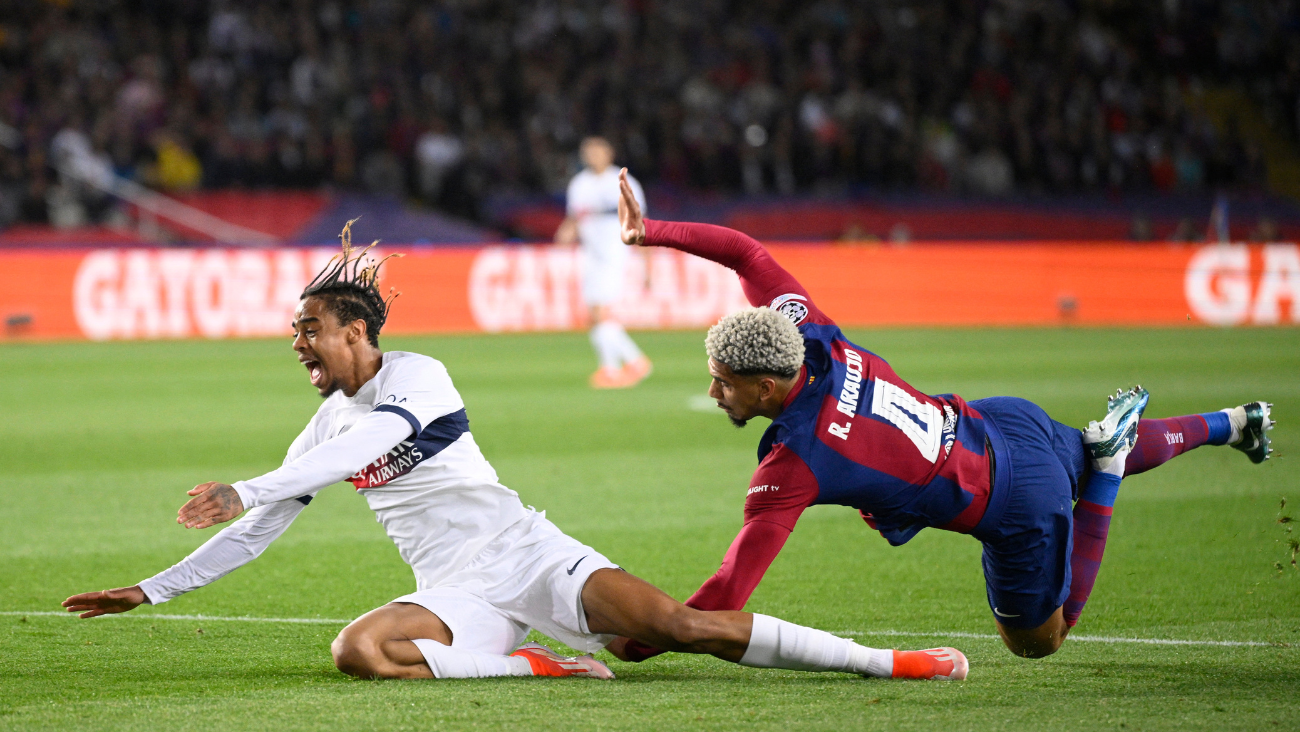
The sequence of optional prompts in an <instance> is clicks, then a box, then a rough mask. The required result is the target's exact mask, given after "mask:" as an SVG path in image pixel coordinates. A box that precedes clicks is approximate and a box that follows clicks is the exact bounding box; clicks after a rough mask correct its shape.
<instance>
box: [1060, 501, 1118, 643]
mask: <svg viewBox="0 0 1300 732" xmlns="http://www.w3.org/2000/svg"><path fill="white" fill-rule="evenodd" d="M1112 510H1113V509H1111V507H1110V506H1102V505H1100V504H1096V503H1093V502H1091V501H1085V500H1083V499H1080V500H1079V501H1078V502H1077V503H1075V504H1074V550H1073V551H1072V552H1071V553H1070V596H1069V597H1067V598H1066V599H1065V609H1064V614H1065V624H1066V625H1068V626H1070V627H1071V628H1073V627H1074V624H1075V623H1077V622H1079V616H1080V615H1082V614H1083V606H1084V605H1085V604H1087V602H1088V596H1089V595H1091V594H1092V586H1093V585H1094V584H1096V583H1097V572H1098V571H1099V570H1100V569H1101V557H1102V553H1103V552H1105V551H1106V535H1107V534H1109V533H1110V515H1111V511H1112Z"/></svg>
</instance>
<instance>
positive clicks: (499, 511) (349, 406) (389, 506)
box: [289, 351, 526, 590]
mask: <svg viewBox="0 0 1300 732" xmlns="http://www.w3.org/2000/svg"><path fill="white" fill-rule="evenodd" d="M372 411H385V412H392V413H395V414H397V415H399V416H401V417H403V418H404V419H406V421H407V422H408V423H409V424H410V425H411V437H409V438H407V439H406V440H404V441H403V442H402V443H401V444H399V445H398V446H397V447H395V448H394V449H393V450H392V451H391V452H389V453H388V454H387V455H384V456H382V457H380V458H379V459H378V460H376V461H374V462H373V463H371V464H370V465H368V466H366V467H365V468H363V469H361V470H359V471H357V473H356V474H354V475H353V476H352V477H350V478H348V481H349V482H351V483H352V484H353V485H354V486H356V489H357V491H358V492H360V493H361V495H363V496H365V498H366V502H367V503H369V504H370V508H371V510H373V511H374V512H375V515H376V517H377V518H378V520H379V523H380V524H382V525H383V527H384V530H385V531H386V532H388V536H389V538H391V539H392V540H393V543H394V544H396V545H397V550H398V552H399V553H400V554H401V555H402V559H404V560H405V561H406V563H407V564H409V565H411V568H412V569H414V570H415V577H416V582H417V586H418V587H419V589H421V590H423V589H426V588H429V587H433V586H435V585H436V584H437V583H438V581H439V580H441V579H442V578H444V577H446V576H447V575H448V574H450V573H452V572H454V571H456V570H457V569H459V568H461V567H463V566H464V565H465V563H466V562H468V561H469V559H470V558H471V557H473V556H474V555H475V554H477V553H478V551H479V550H480V549H482V548H483V546H484V545H486V544H487V543H488V542H489V541H491V540H492V539H493V537H495V536H496V535H497V534H499V533H501V532H502V531H504V530H505V529H506V528H507V527H508V526H510V525H511V524H513V523H515V522H516V521H518V520H520V519H522V518H523V517H524V516H525V515H526V511H525V510H524V507H523V504H522V503H520V501H519V494H517V493H515V492H514V491H512V490H510V489H509V488H507V487H505V486H504V485H501V483H500V482H499V481H498V479H497V473H496V470H494V469H493V468H492V465H491V464H490V463H488V461H487V459H486V458H484V457H483V453H482V452H480V451H479V448H478V445H477V444H476V443H475V442H474V436H473V435H472V434H470V431H469V420H468V418H467V417H466V415H465V402H464V401H462V400H461V398H460V394H459V393H458V392H457V391H456V387H455V386H454V385H453V384H452V383H451V376H449V375H448V374H447V369H446V367H444V366H443V365H442V363H441V362H440V361H437V360H435V359H432V358H429V357H428V356H423V355H420V354H418V353H406V352H403V351H388V352H387V353H385V354H384V361H383V367H382V368H380V369H379V373H378V374H376V375H375V378H373V379H371V380H370V381H368V382H366V384H365V385H364V386H362V387H361V388H360V389H358V390H357V393H356V394H354V395H352V396H351V397H349V396H345V395H344V394H343V392H341V391H337V392H334V394H332V395H330V397H329V398H327V399H326V400H325V402H324V403H323V404H321V406H320V409H319V410H317V411H316V415H315V416H313V417H312V419H311V422H309V423H308V424H307V428H306V429H305V430H303V433H302V435H300V436H299V437H298V439H297V440H294V444H293V446H292V447H291V448H290V454H289V458H290V460H292V459H293V458H294V457H295V454H294V453H295V452H298V453H299V454H301V453H303V452H306V451H307V450H310V449H311V448H312V447H314V446H316V445H317V444H319V443H321V442H324V441H325V440H328V439H330V438H332V437H337V436H338V435H341V434H343V433H344V432H346V431H347V430H348V429H349V428H350V427H352V425H353V424H355V423H356V421H357V420H359V419H361V418H362V417H364V416H365V415H367V414H369V413H370V412H372Z"/></svg>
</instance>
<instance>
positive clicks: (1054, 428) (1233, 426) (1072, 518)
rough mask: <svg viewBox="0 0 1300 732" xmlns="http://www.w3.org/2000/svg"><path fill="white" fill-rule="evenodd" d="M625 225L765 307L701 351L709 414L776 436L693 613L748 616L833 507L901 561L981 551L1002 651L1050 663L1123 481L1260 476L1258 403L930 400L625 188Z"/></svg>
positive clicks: (722, 232) (1131, 398) (747, 264)
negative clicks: (971, 544) (1223, 448)
mask: <svg viewBox="0 0 1300 732" xmlns="http://www.w3.org/2000/svg"><path fill="white" fill-rule="evenodd" d="M619 208H620V219H621V220H622V226H621V228H622V236H623V240H624V241H626V242H627V243H628V244H637V245H640V244H644V245H647V246H664V247H672V248H674V249H678V250H681V251H684V252H688V253H690V254H694V255H696V256H699V257H703V258H705V259H709V260H712V261H714V262H718V263H719V264H722V265H724V266H726V267H729V268H731V269H732V270H735V272H736V273H737V274H738V275H740V281H741V285H742V287H743V288H744V291H745V295H746V296H747V297H748V298H749V301H750V303H751V304H753V305H756V306H759V307H756V308H754V309H752V310H745V311H741V312H739V313H735V314H733V315H729V316H727V317H725V318H723V319H722V320H721V321H719V323H718V324H717V325H715V326H713V327H712V328H710V329H709V334H708V337H707V339H706V341H705V350H706V351H707V352H708V355H709V373H710V375H711V376H712V377H713V382H712V384H711V386H710V387H709V396H711V397H713V398H714V399H716V400H717V402H718V406H719V407H720V408H721V409H723V410H724V411H725V412H726V413H727V416H728V417H730V418H731V421H732V422H733V423H735V424H736V426H738V427H740V426H744V424H745V423H746V422H747V421H749V420H750V419H752V418H753V417H757V416H763V417H768V418H769V419H771V420H772V424H771V426H769V427H768V429H767V431H766V432H765V433H764V434H763V438H762V441H761V442H760V444H759V449H758V457H759V461H760V462H759V465H758V469H757V470H756V471H755V472H754V476H753V479H752V480H751V482H750V487H749V492H748V495H747V497H746V499H745V523H744V527H743V528H742V529H741V531H740V535H739V536H737V537H736V539H735V541H734V542H732V545H731V548H730V549H729V550H728V551H727V555H726V557H725V558H724V559H723V561H722V567H721V568H720V569H719V570H718V571H717V573H716V574H715V575H714V576H713V577H711V578H710V579H709V580H708V581H707V582H705V583H704V586H703V587H701V588H700V589H699V591H698V592H696V593H695V594H694V595H693V596H692V597H691V598H690V599H688V600H687V601H686V604H687V605H688V606H690V607H696V608H701V609H708V610H722V609H739V608H742V607H744V606H745V602H746V601H747V600H748V599H749V596H750V594H751V593H752V592H753V591H754V588H755V587H757V586H758V583H759V581H760V580H761V579H762V578H763V574H764V573H765V572H766V571H767V568H768V566H769V565H770V564H771V563H772V561H773V560H774V559H775V558H776V555H777V553H779V552H780V551H781V548H782V547H783V546H784V545H785V541H786V538H787V537H789V535H790V533H791V532H792V531H793V530H794V527H795V523H796V522H797V521H798V520H799V517H800V515H801V514H802V513H803V511H804V509H806V508H807V507H808V506H811V505H816V504H837V505H843V506H850V507H852V508H856V509H858V510H859V511H860V512H861V513H862V516H863V518H864V519H865V520H866V521H867V523H868V524H869V525H871V527H872V528H875V529H878V530H879V531H880V533H881V534H882V535H883V536H884V537H885V538H886V539H887V540H888V541H889V543H890V544H892V545H894V546H899V545H901V544H904V543H906V542H907V541H909V540H910V539H911V538H912V537H913V536H915V535H916V534H917V533H919V532H920V531H921V530H923V529H925V528H927V527H934V528H939V529H947V530H949V531H956V532H960V533H965V534H970V535H972V536H974V537H975V538H976V539H978V540H979V541H980V542H981V543H982V544H983V545H984V558H983V564H984V579H985V585H986V588H987V593H988V601H989V607H990V609H992V611H993V614H994V620H995V622H996V623H997V628H998V633H999V634H1000V635H1001V636H1002V640H1003V641H1004V642H1005V643H1006V645H1007V647H1008V648H1009V649H1011V651H1012V652H1013V653H1015V654H1017V655H1020V656H1026V657H1033V658H1038V657H1042V656H1046V655H1049V654H1051V653H1054V652H1056V650H1057V649H1058V648H1059V647H1060V645H1061V643H1062V642H1063V641H1064V639H1065V636H1066V635H1067V634H1068V633H1069V631H1070V628H1072V627H1074V625H1075V623H1076V622H1077V621H1078V619H1079V615H1080V613H1082V611H1083V607H1084V604H1085V603H1086V602H1087V600H1088V596H1089V594H1090V593H1091V592H1092V588H1093V585H1094V583H1095V581H1096V579H1097V571H1098V569H1099V568H1100V566H1101V558H1102V553H1103V550H1104V549H1105V546H1106V537H1107V534H1108V533H1109V529H1110V518H1111V510H1112V507H1113V506H1114V505H1115V499H1116V497H1117V496H1118V494H1119V486H1120V481H1121V479H1122V478H1123V477H1124V476H1125V475H1133V474H1135V473H1140V472H1143V471H1146V470H1150V469H1152V468H1154V467H1156V466H1159V465H1161V464H1163V463H1164V462H1166V461H1168V460H1170V459H1172V458H1174V457H1175V456H1177V455H1181V454H1182V453H1184V452H1186V451H1188V450H1191V449H1193V448H1195V447H1199V446H1201V445H1232V446H1233V447H1236V448H1237V449H1239V450H1241V451H1242V452H1244V453H1246V455H1247V457H1249V458H1250V460H1251V462H1254V463H1261V462H1263V461H1264V460H1266V459H1267V458H1268V457H1269V454H1270V452H1271V447H1270V445H1269V438H1268V430H1270V429H1272V427H1273V422H1272V420H1271V417H1270V413H1269V408H1270V406H1271V405H1269V404H1266V403H1264V402H1252V403H1250V404H1245V405H1242V406H1240V407H1235V408H1231V409H1223V410H1220V411H1217V412H1210V413H1207V414H1192V415H1187V416H1183V417H1172V418H1168V419H1141V416H1142V412H1143V410H1144V409H1145V408H1146V404H1147V399H1148V395H1147V393H1146V391H1145V390H1143V389H1142V388H1141V387H1137V388H1135V389H1132V390H1129V391H1128V392H1120V393H1118V394H1116V395H1115V396H1114V397H1112V398H1111V399H1110V400H1108V403H1107V414H1106V417H1105V418H1104V419H1103V420H1102V421H1101V422H1093V423H1091V424H1090V425H1089V427H1088V429H1086V430H1082V431H1080V430H1077V429H1074V428H1073V427H1068V426H1066V425H1063V424H1061V423H1060V422H1056V421H1054V420H1052V419H1051V418H1050V417H1048V415H1047V413H1046V412H1044V411H1043V410H1042V408H1040V407H1038V406H1037V405H1035V404H1033V403H1032V402H1029V401H1026V400H1024V399H1017V398H1014V397H992V398H988V399H977V400H975V401H971V402H967V401H966V400H964V399H962V398H961V397H959V396H957V395H955V394H939V395H927V394H923V393H921V392H920V391H918V390H917V389H915V388H913V387H912V386H911V385H909V384H908V383H907V382H905V381H903V380H902V379H901V378H899V376H898V375H897V374H896V373H894V371H893V369H892V368H890V366H889V364H888V363H886V362H885V361H884V359H882V358H880V357H879V356H877V355H876V354H874V353H871V352H870V351H867V350H866V349H864V348H862V347H860V346H858V345H856V344H854V343H852V342H850V341H849V340H848V339H847V338H845V337H844V334H843V333H842V332H841V331H840V329H839V328H838V327H836V325H835V323H834V322H832V321H831V319H830V318H829V317H827V316H826V314H825V313H823V312H821V310H819V309H818V308H817V306H816V305H815V304H813V301H812V297H811V296H810V295H809V294H808V292H807V291H806V290H804V288H803V286H801V285H800V284H799V283H798V281H796V280H795V279H794V277H792V276H791V275H790V273H788V272H786V271H785V270H784V269H783V268H782V267H781V265H779V264H778V263H777V262H776V260H775V259H773V258H772V256H771V255H770V254H768V253H767V251H766V250H765V249H763V247H762V245H760V244H759V243H758V242H756V241H754V240H753V239H751V238H750V237H748V236H745V235H744V234H741V233H740V232H737V231H733V230H731V229H726V228H723V227H720V226H709V225H704V224H683V223H675V222H664V221H646V220H643V218H642V216H641V213H640V211H639V209H638V203H637V200H636V198H635V196H634V195H633V193H632V189H631V187H630V186H623V189H622V198H621V200H620V203H619ZM922 274H923V273H918V275H917V276H922ZM933 274H934V276H935V278H936V279H935V287H944V286H949V285H946V284H945V283H944V282H943V278H945V277H948V276H949V274H950V273H942V272H938V273H933ZM935 345H936V347H937V348H942V347H943V346H942V344H941V343H936V344H935ZM1072 504H1073V510H1071V505H1072ZM623 650H624V656H625V657H626V658H628V659H629V660H638V659H641V658H648V657H649V656H651V655H653V654H654V653H656V652H657V651H656V650H655V649H653V648H647V647H645V646H644V645H642V644H639V643H635V642H631V643H627V644H626V646H625V647H624V649H623Z"/></svg>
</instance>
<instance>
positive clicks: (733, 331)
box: [704, 308, 803, 379]
mask: <svg viewBox="0 0 1300 732" xmlns="http://www.w3.org/2000/svg"><path fill="white" fill-rule="evenodd" d="M704 350H705V352H707V353H708V354H709V358H711V359H713V360H714V361H717V362H718V363H724V364H726V365H727V367H728V368H730V369H731V370H732V371H734V372H735V373H737V374H740V375H741V376H751V375H756V374H773V375H776V376H780V377H783V378H787V379H788V378H790V377H792V376H794V375H795V374H797V373H799V366H800V365H801V364H802V363H803V336H802V335H800V334H799V329H798V328H796V327H795V325H794V323H792V322H791V321H790V319H789V318H787V317H786V316H784V315H782V314H781V313H779V312H777V311H775V310H770V309H768V308H749V309H748V310H741V311H740V312H738V313H732V314H731V315H728V316H726V317H724V318H723V319H722V320H719V321H718V324H717V325H715V326H713V327H712V328H709V334H708V335H707V336H705V337H704Z"/></svg>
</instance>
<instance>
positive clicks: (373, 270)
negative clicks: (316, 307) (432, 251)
mask: <svg viewBox="0 0 1300 732" xmlns="http://www.w3.org/2000/svg"><path fill="white" fill-rule="evenodd" d="M356 221H357V220H356V219H352V220H351V221H349V222H347V223H346V224H344V225H343V233H341V234H339V239H340V240H342V242H343V251H342V252H340V253H339V254H335V255H334V256H333V257H330V261H329V264H326V265H325V269H323V270H321V271H320V273H319V274H317V275H316V277H315V279H313V280H312V281H311V282H310V283H309V284H308V285H307V288H306V289H305V290H303V291H302V296H301V297H299V299H300V300H305V299H307V298H309V297H318V298H320V299H321V301H322V302H324V304H325V309H326V310H328V311H329V312H331V313H333V314H334V317H336V318H338V321H339V324H340V325H348V324H349V323H352V322H354V321H357V320H364V321H365V322H366V337H367V338H368V339H369V340H370V345H372V346H375V347H378V346H379V331H380V330H381V329H382V328H383V327H384V323H386V322H388V311H389V309H390V308H392V306H393V300H396V299H397V296H398V295H400V294H402V293H400V292H397V291H396V290H393V289H392V288H389V290H388V297H386V298H385V297H384V295H383V293H382V292H380V291H379V268H380V266H382V265H383V263H384V262H387V261H388V260H390V259H392V258H394V257H400V256H402V255H401V254H390V255H388V256H387V257H384V258H383V259H381V260H379V261H378V262H376V261H375V260H374V258H373V257H371V256H369V252H370V250H371V248H373V247H374V246H375V245H376V244H378V243H379V240H378V239H376V240H375V241H374V242H372V243H371V244H370V246H367V247H365V248H364V249H361V250H357V249H356V248H355V247H353V246H352V224H354V223H356Z"/></svg>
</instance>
